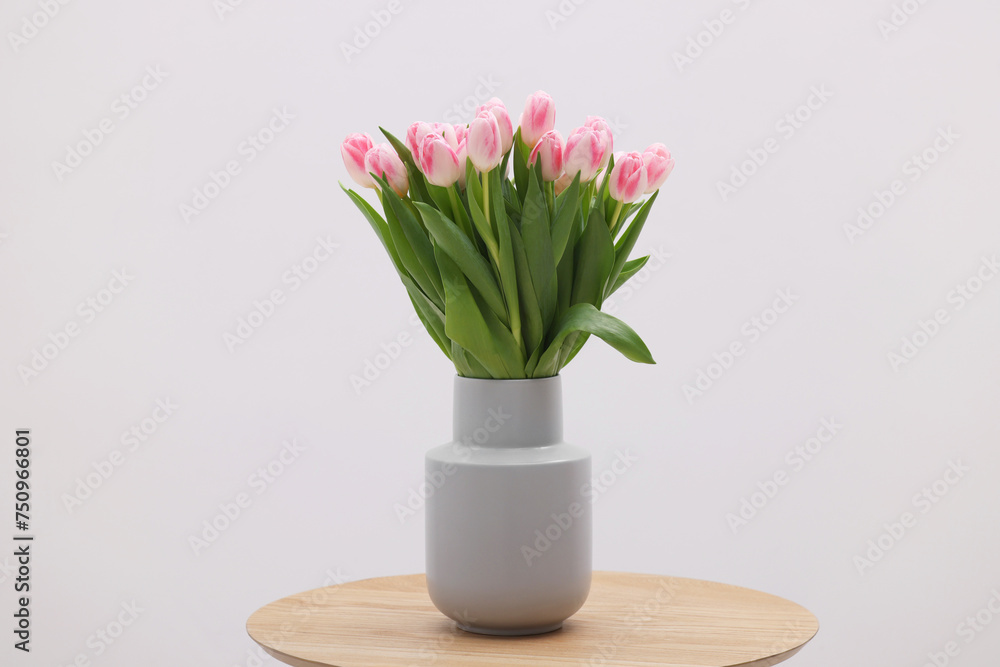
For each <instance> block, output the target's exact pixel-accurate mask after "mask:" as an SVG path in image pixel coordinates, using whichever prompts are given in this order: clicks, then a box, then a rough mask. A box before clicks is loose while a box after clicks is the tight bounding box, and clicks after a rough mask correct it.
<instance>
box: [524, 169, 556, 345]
mask: <svg viewBox="0 0 1000 667" xmlns="http://www.w3.org/2000/svg"><path fill="white" fill-rule="evenodd" d="M539 169H540V167H539V166H538V165H536V166H535V168H533V169H532V172H533V173H532V174H530V175H529V184H528V192H527V194H526V195H525V197H524V205H523V208H522V209H521V238H522V239H523V240H524V249H525V252H526V254H527V256H528V268H529V269H530V271H531V284H532V287H534V288H535V296H536V298H537V299H538V306H539V308H540V309H541V313H542V326H543V328H545V329H548V327H549V325H550V324H551V323H552V319H553V317H554V315H555V310H556V298H557V296H558V294H557V285H556V280H555V274H556V265H555V261H554V260H553V255H552V236H551V232H550V231H549V229H550V227H549V213H548V207H547V206H546V204H545V197H544V195H543V194H542V188H541V185H540V184H541V174H540V172H539Z"/></svg>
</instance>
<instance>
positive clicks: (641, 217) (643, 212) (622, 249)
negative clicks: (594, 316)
mask: <svg viewBox="0 0 1000 667" xmlns="http://www.w3.org/2000/svg"><path fill="white" fill-rule="evenodd" d="M658 194H659V190H657V191H656V192H654V193H653V196H652V197H650V198H649V199H647V200H646V203H645V204H643V205H642V208H641V209H639V213H638V214H636V216H635V220H633V221H632V224H630V225H629V226H628V229H626V230H625V231H624V232H623V233H622V235H621V238H619V239H618V242H617V243H615V264H614V266H613V267H612V268H611V274H610V276H609V277H608V283H607V286H606V287H605V292H604V293H605V296H607V295H608V294H610V293H611V291H613V290H611V291H609V289H610V288H613V287H614V285H615V283H616V282H617V281H618V275H619V274H620V273H621V271H622V268H623V267H624V266H625V262H626V261H628V256H629V254H631V252H632V248H634V247H635V242H636V241H637V240H639V234H640V233H641V232H642V227H643V225H645V224H646V218H647V217H649V210H650V209H651V208H652V207H653V202H655V201H656V195H658Z"/></svg>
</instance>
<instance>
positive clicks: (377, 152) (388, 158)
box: [365, 144, 410, 197]
mask: <svg viewBox="0 0 1000 667" xmlns="http://www.w3.org/2000/svg"><path fill="white" fill-rule="evenodd" d="M365 171H366V172H368V173H373V174H375V175H376V176H378V177H379V178H384V179H385V180H386V181H388V182H389V187H391V188H392V189H393V191H394V192H395V193H396V194H397V195H399V196H400V197H405V196H406V191H407V190H408V189H409V188H410V181H409V179H408V178H407V177H406V167H405V166H404V165H403V161H402V160H400V159H399V156H398V155H396V151H394V150H392V146H390V145H389V144H379V145H378V146H375V147H374V148H371V149H369V151H368V152H367V153H365Z"/></svg>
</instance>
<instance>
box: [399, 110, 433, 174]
mask: <svg viewBox="0 0 1000 667" xmlns="http://www.w3.org/2000/svg"><path fill="white" fill-rule="evenodd" d="M430 131H431V124H430V123H425V122H424V121H422V120H418V121H417V122H416V123H413V124H412V125H410V127H408V128H407V129H406V141H405V142H404V143H405V144H406V147H407V148H409V149H410V154H411V155H412V156H413V161H414V162H415V163H416V164H420V142H422V141H423V140H424V137H425V136H426V135H427V133H428V132H430Z"/></svg>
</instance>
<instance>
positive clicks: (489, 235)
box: [465, 160, 500, 258]
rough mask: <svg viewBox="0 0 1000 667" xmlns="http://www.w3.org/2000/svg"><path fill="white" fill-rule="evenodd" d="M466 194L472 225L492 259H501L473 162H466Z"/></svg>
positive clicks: (481, 186)
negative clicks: (487, 217)
mask: <svg viewBox="0 0 1000 667" xmlns="http://www.w3.org/2000/svg"><path fill="white" fill-rule="evenodd" d="M465 174H466V176H465V193H466V195H467V196H468V198H469V212H470V213H471V214H472V223H473V224H474V225H475V226H476V231H478V232H479V237H480V238H481V239H482V240H483V243H485V244H486V249H487V251H488V252H489V254H490V257H491V258H496V257H499V255H500V248H499V247H498V246H497V240H496V236H494V234H493V228H492V227H491V226H490V221H489V220H487V219H486V213H485V210H486V204H485V203H484V202H483V185H482V183H480V182H479V174H478V173H477V172H476V168H475V167H473V166H472V160H467V161H466V169H465Z"/></svg>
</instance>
